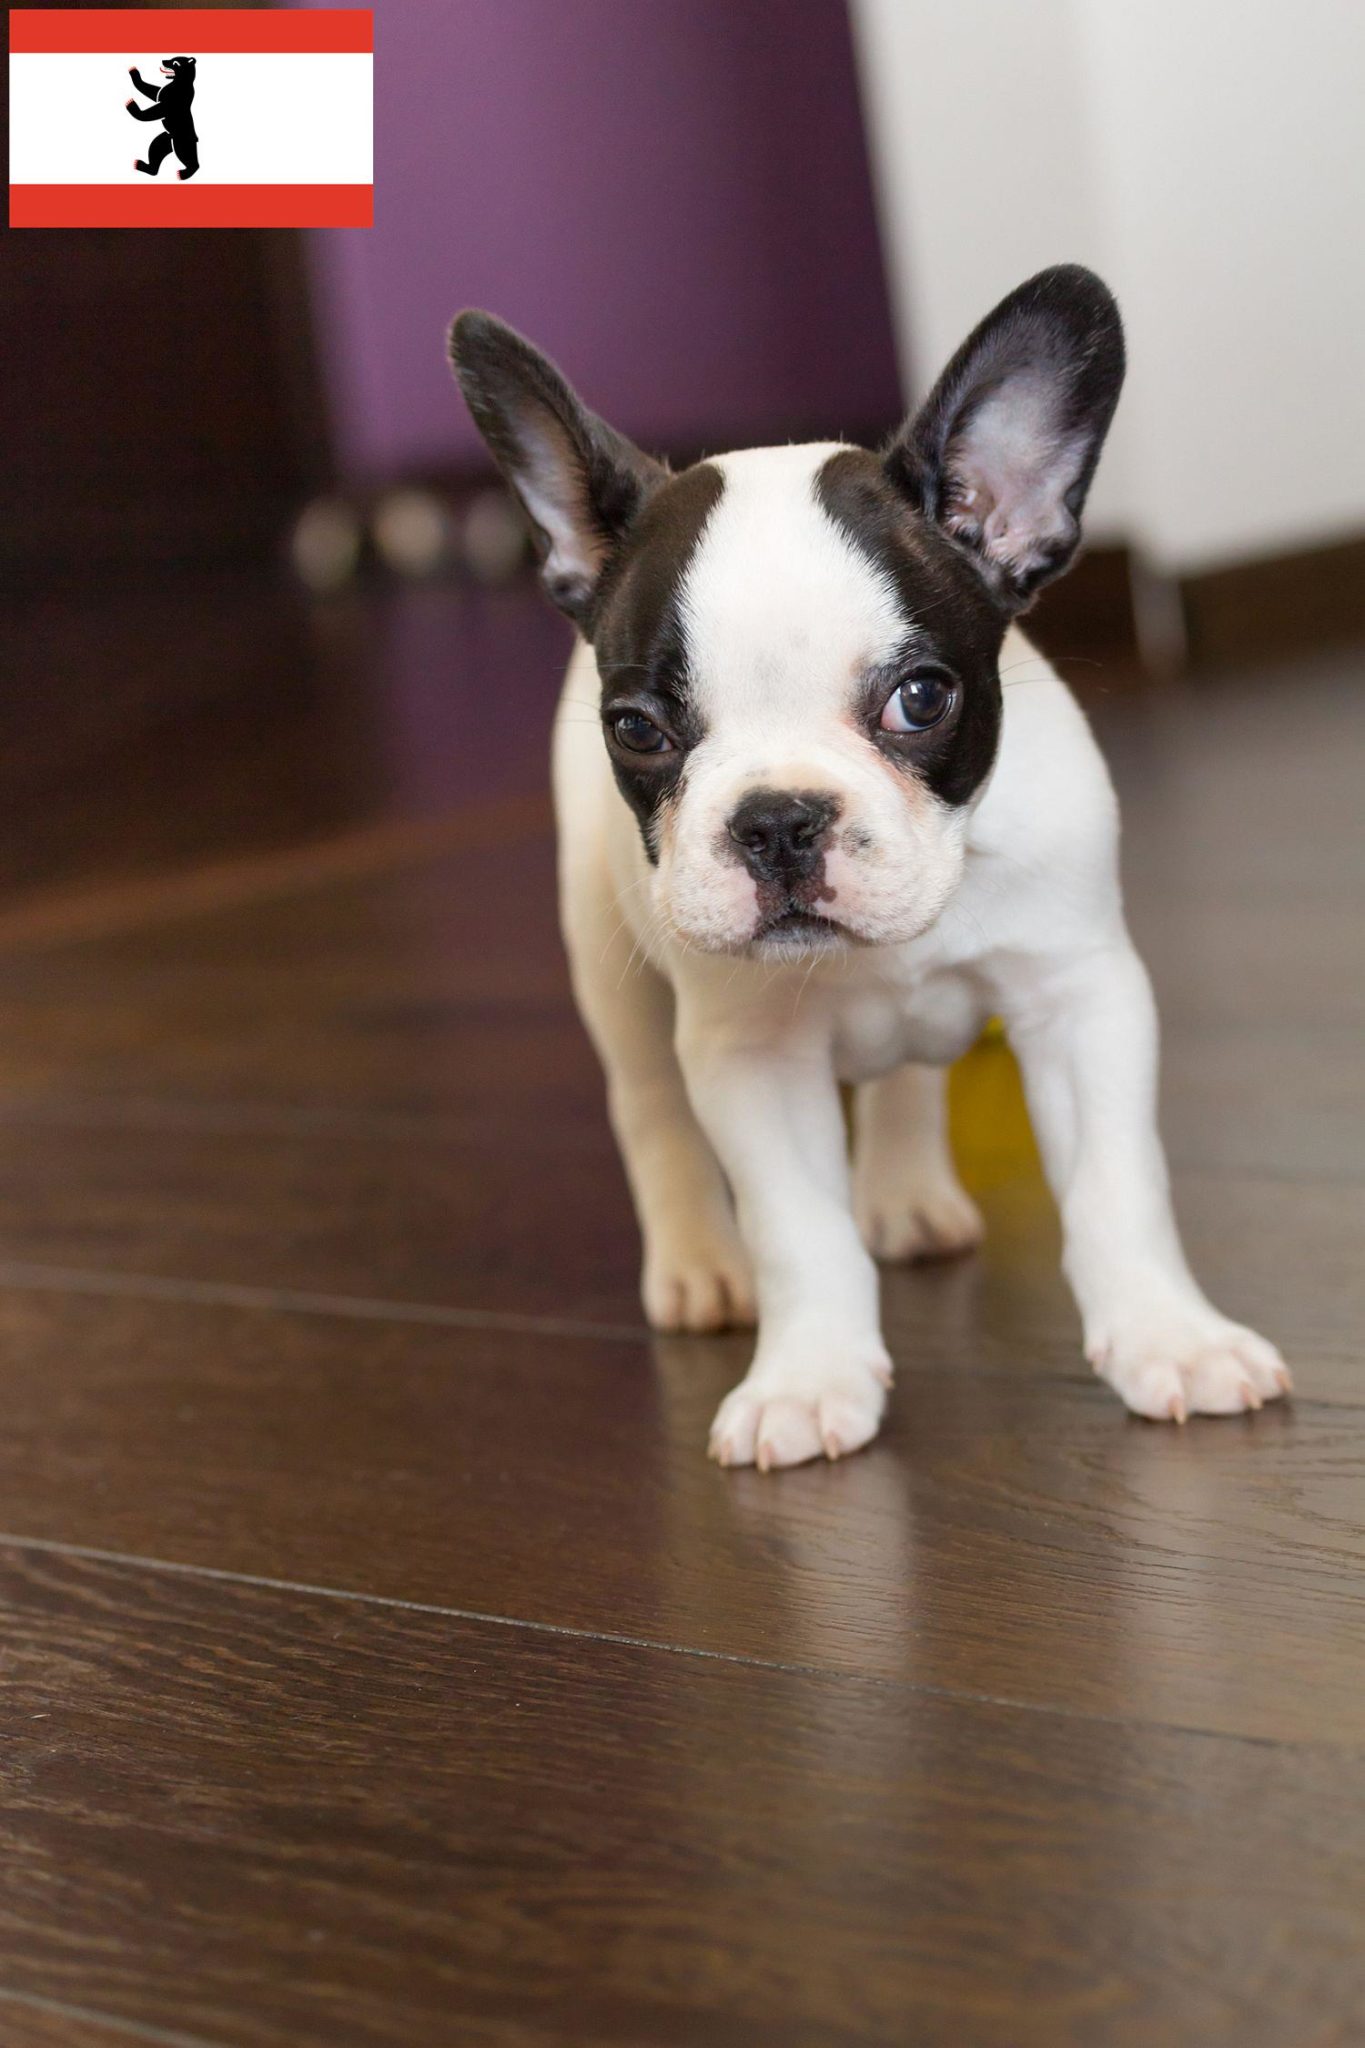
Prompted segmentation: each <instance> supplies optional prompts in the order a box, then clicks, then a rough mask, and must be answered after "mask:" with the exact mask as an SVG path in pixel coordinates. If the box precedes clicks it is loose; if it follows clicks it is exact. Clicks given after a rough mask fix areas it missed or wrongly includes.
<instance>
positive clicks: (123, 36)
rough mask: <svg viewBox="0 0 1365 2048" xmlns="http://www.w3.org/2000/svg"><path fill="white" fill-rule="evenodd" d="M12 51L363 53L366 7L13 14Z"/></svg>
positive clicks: (27, 10) (23, 10) (368, 46)
mask: <svg viewBox="0 0 1365 2048" xmlns="http://www.w3.org/2000/svg"><path fill="white" fill-rule="evenodd" d="M9 46H10V49H11V50H12V51H19V50H23V51H32V50H49V51H57V50H60V51H70V50H94V51H107V52H110V53H112V54H115V55H119V56H134V57H135V56H137V55H138V54H139V53H140V52H144V51H147V50H163V51H170V50H171V49H175V50H183V51H184V52H185V54H186V56H190V57H200V56H203V55H205V54H217V53H219V52H221V51H224V50H246V51H256V52H259V53H260V55H261V56H263V57H272V56H279V55H282V54H286V53H288V52H291V51H308V52H311V51H324V50H326V51H334V52H335V51H340V52H342V53H345V54H350V53H353V52H357V51H358V52H362V53H364V52H368V51H371V50H373V48H374V12H373V10H372V9H371V8H369V7H168V8H165V9H162V8H151V7H52V8H42V7H13V8H11V9H10V17H9Z"/></svg>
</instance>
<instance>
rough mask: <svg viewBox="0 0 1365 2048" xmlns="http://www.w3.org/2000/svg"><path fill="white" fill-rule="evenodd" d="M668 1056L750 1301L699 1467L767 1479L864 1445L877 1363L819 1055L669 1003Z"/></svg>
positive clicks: (873, 1322)
mask: <svg viewBox="0 0 1365 2048" xmlns="http://www.w3.org/2000/svg"><path fill="white" fill-rule="evenodd" d="M678 1054H679V1058H680V1060H681V1063H682V1069H683V1075H684V1078H685V1080H686V1082H687V1088H688V1093H689V1095H690V1097H691V1100H692V1104H693V1107H694V1108H695V1110H696V1112H697V1116H698V1119H699V1120H700V1122H701V1124H702V1126H703V1128H704V1129H705V1131H706V1132H707V1134H708V1136H709V1137H710V1139H711V1143H712V1144H713V1145H714V1147H715V1149H716V1151H717V1153H718V1154H719V1156H720V1160H721V1163H722V1165H723V1166H724V1168H725V1171H726V1174H727V1175H728V1177H729V1181H730V1185H731V1187H732V1188H733V1190H734V1194H735V1201H736V1205H737V1208H738V1212H739V1223H740V1230H741V1232H742V1234H743V1236H744V1240H745V1243H746V1245H747V1246H748V1250H749V1254H750V1257H751V1258H752V1260H753V1263H754V1273H755V1280H756V1283H757V1289H758V1318H759V1326H758V1349H757V1351H756V1353H755V1356H754V1361H753V1364H752V1365H751V1367H750V1368H749V1371H748V1373H747V1375H746V1377H745V1378H744V1379H743V1380H742V1381H741V1382H740V1384H739V1385H738V1386H737V1387H736V1388H735V1389H734V1390H733V1392H732V1393H730V1394H728V1395H727V1396H726V1398H725V1400H724V1401H722V1403H721V1405H720V1409H719V1412H718V1413H717V1415H716V1419H715V1422H714V1424H713V1425H712V1430H711V1455H712V1456H713V1457H714V1458H717V1459H718V1460H719V1461H720V1463H721V1464H722V1465H750V1464H757V1465H758V1466H759V1467H760V1469H762V1470H763V1471H767V1470H769V1469H770V1468H771V1467H773V1466H777V1465H799V1464H801V1463H803V1462H804V1461H805V1460H806V1459H807V1458H818V1457H819V1456H820V1455H821V1454H822V1453H823V1454H824V1455H825V1456H826V1457H830V1458H837V1457H840V1456H842V1455H843V1454H844V1453H845V1452H847V1451H856V1450H858V1449H859V1448H860V1447H861V1446H862V1445H863V1444H865V1443H868V1442H869V1441H870V1440H871V1439H872V1437H874V1436H875V1435H876V1433H877V1428H878V1425H879V1423H880V1421H881V1416H882V1410H883V1408H884V1407H885V1405H886V1389H887V1387H888V1386H889V1385H890V1382H891V1361H890V1359H889V1357H888V1356H887V1351H886V1346H885V1345H884V1344H883V1342H882V1336H881V1326H880V1321H879V1316H878V1303H877V1269H876V1267H875V1266H874V1264H873V1262H872V1260H871V1258H870V1257H869V1256H868V1253H867V1251H866V1249H865V1247H864V1245H863V1243H862V1240H861V1238H860V1236H859V1234H858V1228H857V1225H856V1223H855V1222H854V1220H853V1211H852V1204H851V1196H850V1188H849V1169H848V1147H847V1141H846V1136H845V1130H844V1120H843V1112H842V1108H841V1105H840V1101H839V1091H838V1087H837V1085H836V1082H835V1078H834V1073H833V1068H832V1066H831V1063H830V1059H829V1054H828V1049H827V1047H825V1046H824V1045H823V1044H822V1043H820V1042H818V1041H816V1040H813V1039H812V1040H806V1041H803V1042H791V1041H787V1042H772V1041H768V1040H763V1039H759V1040H758V1041H754V1040H746V1039H745V1038H744V1037H743V1036H738V1037H737V1036H734V1035H732V1034H729V1033H727V1031H726V1029H725V1028H724V1027H723V1026H719V1027H718V1026H717V1023H716V1021H715V1020H714V1019H712V1018H707V1017H705V1016H702V1015H699V1014H697V1013H696V1012H695V1011H694V1010H692V1009H689V1007H688V1006H687V1005H685V1004H681V1003H680V1007H679V1030H678Z"/></svg>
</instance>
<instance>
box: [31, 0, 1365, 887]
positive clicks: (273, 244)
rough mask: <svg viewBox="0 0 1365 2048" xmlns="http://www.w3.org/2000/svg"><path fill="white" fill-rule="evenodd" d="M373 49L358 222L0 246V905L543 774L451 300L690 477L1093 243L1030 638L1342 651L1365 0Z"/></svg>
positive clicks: (1360, 603) (885, 2)
mask: <svg viewBox="0 0 1365 2048" xmlns="http://www.w3.org/2000/svg"><path fill="white" fill-rule="evenodd" d="M376 53H377V54H376V106H375V130H376V135H375V140H376V218H375V226H374V227H373V228H372V229H370V230H338V231H320V232H317V233H313V234H309V235H291V234H287V233H283V232H273V233H272V232H259V233H256V232H244V231H241V232H218V233H209V232H167V233H154V232H118V231H89V232H81V231H62V232H42V231H29V232H19V233H15V232H10V233H8V234H7V236H6V247H5V253H4V266H5V275H4V290H3V294H2V295H0V321H2V322H3V351H4V360H5V363H6V373H7V374H6V399H7V404H6V419H7V434H6V444H7V445H6V454H7V461H6V466H5V467H6V477H5V486H4V489H5V499H4V507H3V551H4V559H5V566H6V569H7V570H8V572H9V574H8V577H7V583H8V586H9V589H10V595H9V597H8V598H7V599H6V600H5V604H6V619H7V622H8V623H7V638H8V640H9V647H10V656H11V659H10V661H9V662H8V663H7V668H8V670H9V682H8V686H7V688H6V691H5V693H4V703H3V709H2V711H0V716H2V717H3V723H4V731H3V740H4V745H3V769H2V770H0V773H2V774H3V789H4V806H3V813H4V815H3V827H2V829H3V834H4V841H3V867H2V873H3V886H4V888H5V889H7V890H10V891H14V890H16V889H32V888H35V887H39V888H49V887H59V886H66V885H68V884H71V883H78V882H81V881H82V880H84V879H85V878H88V877H91V876H101V877H108V876H110V875H113V876H119V875H131V874H138V873H146V872H149V871H161V870H165V869H168V868H176V867H179V866H183V865H185V864H187V863H192V862H196V861H201V860H203V859H206V858H213V857H217V856H218V855H222V854H227V853H231V852H235V851H239V850H242V849H244V848H245V849H259V848H262V847H268V846H272V845H278V844H282V843H287V842H290V841H293V840H297V839H308V838H318V837H324V836H326V835H328V834H330V833H333V832H336V831H337V830H340V829H345V828H349V827H351V826H354V825H356V824H361V823H365V822H367V821H371V820H374V819H376V818H385V817H405V816H421V815H426V814H428V813H431V812H433V811H439V810H441V809H443V808H447V807H449V806H451V805H456V804H461V803H464V802H468V801H478V800H482V799H486V798H489V797H497V796H501V795H505V794H507V793H508V792H511V791H533V790H537V789H540V788H541V787H542V786H543V784H544V779H545V749H544V744H543V742H544V736H545V729H546V726H547V724H548V718H549V713H550V708H551V705H552V701H553V696H554V692H555V687H556V682H557V671H558V668H559V664H560V658H561V656H562V654H563V653H564V651H565V647H566V629H565V628H564V626H563V625H562V622H560V621H559V620H558V619H556V618H555V616H554V615H553V614H552V613H551V612H550V611H549V609H548V607H546V606H544V605H543V604H542V603H541V602H540V601H539V599H538V598H537V597H536V595H535V592H534V588H533V585H532V583H531V581H530V578H529V573H528V564H527V557H526V552H525V547H524V543H523V539H522V536H521V532H520V529H519V527H518V525H517V523H516V520H515V518H514V516H513V514H512V512H511V508H510V506H509V504H508V501H507V500H506V498H505V496H504V495H503V493H502V492H501V490H500V489H499V488H498V487H497V486H496V485H495V484H494V482H493V480H492V478H491V477H490V475H489V473H488V467H487V464H486V460H485V457H484V452H483V449H482V445H481V443H480V442H479V441H478V439H477V437H476V435H475V434H474V432H473V429H472V426H471V424H470V421H469V419H468V417H467V415H466V414H465V412H464V410H463V408H462V406H461V405H460V403H459V402H458V399H457V396H456V393H455V391H454V388H453V385H452V383H451V380H450V377H449V373H448V371H447V368H446V365H445V361H444V349H443V337H444V330H445V327H446V324H447V322H448V320H449V318H450V315H451V314H452V313H453V312H454V311H455V310H457V309H458V308H459V307H461V306H463V305H467V304H480V305H485V306H488V307H491V308H492V309H494V310H495V311H497V312H498V313H500V314H502V315H503V316H504V317H505V318H507V319H509V320H510V321H512V322H513V323H514V324H515V325H517V326H519V327H521V328H523V329H524V330H525V331H527V332H528V333H529V334H530V335H531V336H532V337H533V338H534V339H535V340H536V341H538V342H539V343H540V344H541V345H543V346H544V347H545V348H546V349H547V350H549V351H550V353H551V354H553V355H554V356H555V357H556V358H557V359H558V360H559V361H560V362H561V363H562V365H563V366H564V368H565V369H566V371H567V373H568V374H569V375H570V377H571V378H572V379H573V381H574V382H575V383H576V384H577V385H578V386H579V388H580V389H581V390H582V392H583V393H584V395H585V397H586V398H587V399H588V401H589V402H590V403H591V404H592V405H593V406H594V407H595V408H596V409H597V410H599V411H601V412H603V413H605V414H606V415H607V416H608V417H609V418H610V419H612V420H613V421H614V422H615V423H616V424H617V425H619V426H620V427H622V428H623V429H624V430H625V431H626V432H628V433H629V434H631V435H632V436H634V437H635V438H636V439H637V440H639V441H641V442H642V443H643V444H645V445H646V446H648V447H650V448H653V449H657V450H661V451H666V452H668V453H669V454H671V455H673V456H674V457H675V458H681V459H686V458H689V457H692V456H695V455H697V454H699V453H702V452H704V451H708V450H716V449H720V448H724V447H726V446H733V445H735V444H742V443H746V442H754V441H762V440H767V439H777V440H787V439H802V438H811V437H822V438H823V437H831V436H841V437H847V438H850V439H855V440H873V441H876V440H879V439H880V438H881V437H882V436H883V435H884V434H885V433H886V432H887V431H888V429H889V428H890V427H891V425H892V424H893V423H894V421H895V420H896V418H897V417H898V415H899V413H900V411H901V410H902V408H903V407H904V406H905V405H906V404H910V403H913V402H914V401H915V400H916V398H917V397H919V396H921V395H922V394H923V392H924V390H925V389H926V388H927V386H928V384H929V383H930V382H931V381H932V379H933V376H934V375H935V373H936V371H937V369H938V368H939V367H940V365H941V363H942V361H943V360H944V358H945V357H946V356H947V354H948V353H949V352H950V351H951V349H952V348H953V347H954V346H955V345H956V343H957V342H958V340H960V339H961V338H962V336H963V335H964V334H965V333H966V331H967V330H968V328H969V327H970V326H971V325H972V324H974V322H975V321H976V320H977V319H978V318H979V317H980V315H981V314H982V313H983V312H985V311H986V310H987V309H988V308H989V307H990V306H991V305H992V304H993V303H994V301H995V300H996V299H997V298H999V297H1000V296H1001V295H1002V294H1003V293H1004V292H1005V291H1007V290H1008V289H1010V288H1011V287H1012V286H1013V285H1014V284H1015V283H1017V282H1018V281H1019V280H1020V279H1021V278H1022V277H1024V276H1026V275H1027V274H1029V273H1030V272H1031V271H1033V270H1035V269H1037V268H1040V267H1041V266H1043V265H1045V264H1048V263H1052V262H1056V261H1060V260H1080V261H1084V262H1087V263H1090V264H1092V265H1093V266H1094V267H1095V268H1096V269H1098V270H1100V271H1101V272H1102V274H1103V275H1104V276H1105V277H1106V278H1107V279H1108V280H1109V281H1110V282H1111V283H1112V284H1113V286H1114V287H1115V289H1116V290H1117V292H1118V294H1119V298H1120V300H1121V303H1122V305H1123V310H1124V314H1125V318H1126V321H1127V325H1128V331H1129V337H1130V348H1131V365H1132V367H1131V374H1130V380H1129V384H1128V388H1127V391H1126V394H1125V397H1124V401H1123V405H1122V407H1121V409H1120V415H1119V421H1118V426H1117V430H1116V433H1115V436H1114V438H1113V441H1112V442H1111V445H1110V448H1109V451H1108V452H1107V453H1106V456H1105V459H1104V463H1103V465H1102V469H1101V472H1100V476H1099V479H1098V482H1097V486H1096V489H1095V492H1094V496H1093V499H1092V507H1093V510H1092V516H1091V521H1090V529H1089V539H1090V546H1089V551H1088V554H1087V556H1086V558H1085V559H1084V560H1083V562H1082V564H1081V565H1080V567H1079V568H1078V569H1077V570H1076V571H1075V572H1074V573H1073V575H1072V576H1071V577H1070V578H1069V579H1067V581H1066V582H1065V583H1064V584H1062V585H1061V586H1059V587H1058V589H1057V590H1056V591H1055V592H1053V593H1050V594H1049V595H1048V596H1047V597H1046V598H1045V599H1044V601H1043V603H1042V605H1041V606H1040V608H1039V610H1038V611H1037V613H1035V615H1034V617H1033V622H1032V623H1033V628H1034V630H1035V631H1036V633H1037V636H1038V637H1039V638H1040V639H1041V641H1042V643H1043V644H1044V646H1045V647H1046V648H1047V649H1048V650H1049V651H1050V652H1052V653H1054V654H1055V655H1056V656H1057V658H1058V659H1059V660H1061V661H1062V662H1063V663H1068V662H1069V663H1071V664H1072V666H1071V667H1070V668H1069V669H1068V670H1067V673H1068V675H1069V677H1070V679H1071V680H1073V682H1075V683H1076V684H1077V685H1078V687H1080V688H1081V690H1082V692H1083V693H1084V692H1086V691H1087V690H1088V691H1090V692H1091V693H1092V694H1093V692H1094V691H1096V690H1099V691H1102V692H1113V691H1116V690H1125V691H1126V690H1134V689H1140V688H1143V687H1144V686H1145V687H1159V688H1162V689H1165V690H1170V689H1172V688H1180V687H1193V686H1194V685H1193V684H1192V683H1190V681H1189V680H1188V679H1190V678H1198V677H1200V676H1202V675H1213V674H1216V673H1222V672H1225V671H1227V670H1228V668H1229V665H1235V664H1237V663H1246V662H1248V661H1260V660H1262V659H1263V658H1268V657H1271V656H1273V655H1274V654H1276V653H1277V652H1282V651H1284V650H1285V649H1290V648H1292V649H1294V650H1297V651H1300V652H1302V651H1304V650H1311V649H1312V648H1314V647H1316V646H1318V645H1327V644H1329V643H1341V642H1343V641H1345V640H1347V639H1349V638H1350V637H1351V636H1353V635H1358V634H1360V633H1361V632H1362V631H1365V599H1363V597H1362V592H1363V591H1365V575H1362V568H1363V567H1365V542H1362V535H1365V394H1363V393H1362V384H1361V379H1360V376H1359V361H1358V359H1359V342H1358V337H1359V335H1360V333H1361V331H1362V328H1363V327H1365V268H1363V267H1362V265H1361V263H1360V261H1359V258H1358V239H1359V228H1360V222H1361V218H1362V199H1363V198H1365V139H1362V130H1361V125H1360V121H1359V116H1358V102H1359V90H1360V84H1361V80H1362V77H1365V13H1362V10H1361V9H1360V8H1359V7H1358V6H1356V5H1355V4H1354V0H1305V4H1302V5H1300V6H1299V7H1298V8H1296V9H1294V10H1289V9H1285V8H1283V7H1277V6H1274V5H1272V4H1271V0H1237V4H1233V0H1179V4H1178V0H1149V4H1148V5H1146V6H1144V7H1143V8H1141V9H1125V8H1116V7H1113V6H1111V5H1108V4H1106V0H971V4H968V5H958V6H948V5H944V4H942V0H852V4H851V6H850V5H846V4H845V0H740V4H736V0H651V4H649V5H647V6H641V5H639V4H638V0H571V4H568V5H566V4H564V0H379V6H378V8H377V10H376ZM1180 679H1185V680H1184V681H1182V680H1180Z"/></svg>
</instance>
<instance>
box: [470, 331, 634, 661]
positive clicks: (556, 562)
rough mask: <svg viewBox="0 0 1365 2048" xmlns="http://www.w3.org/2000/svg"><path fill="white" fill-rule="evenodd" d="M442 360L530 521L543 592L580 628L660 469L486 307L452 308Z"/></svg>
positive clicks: (542, 357)
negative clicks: (449, 364)
mask: <svg viewBox="0 0 1365 2048" xmlns="http://www.w3.org/2000/svg"><path fill="white" fill-rule="evenodd" d="M450 360H451V362H452V364H453V365H454V369H455V375H456V377H457V379H458V380H459V385H460V389H461V391H462V392H463V393H464V396H465V402H466V404H467V405H468V407H469V410H470V412H471V413H472V414H473V415H474V423H475V425H476V426H477V427H478V429H479V432H480V433H481V434H482V435H483V438H484V440H485V441H486V442H487V443H488V446H489V449H490V450H491V452H492V455H493V459H494V460H495V462H496V463H497V465H498V467H499V469H500V470H501V471H502V473H503V475H504V476H505V477H506V478H507V481H508V482H509V483H510V484H511V486H512V488H513V490H514V491H515V492H516V494H517V497H518V498H519V499H520V501H521V505H522V508H523V510H524V511H525V513H526V516H527V518H528V519H529V520H530V522H531V526H532V529H533V531H534V534H535V537H536V542H537V546H538V550H539V553H540V558H541V569H540V573H541V579H542V581H543V582H544V585H545V588H546V590H547V591H548V592H549V594H550V596H551V597H552V598H553V599H554V601H555V603H556V604H557V605H558V606H559V607H560V609H561V610H562V611H565V612H567V613H568V615H569V617H570V618H571V619H573V620H574V622H575V623H576V624H577V625H578V626H579V627H584V628H585V627H586V624H587V621H588V619H589V617H590V614H591V611H592V602H593V596H594V593H595V591H596V589H597V583H598V579H599V577H600V576H601V574H602V571H603V569H604V568H605V567H606V565H607V562H608V561H609V560H610V558H611V555H612V553H613V551H614V549H615V548H616V547H617V546H618V545H619V544H620V542H621V541H622V540H623V539H624V537H625V535H626V534H627V533H628V532H629V530H630V528H631V526H632V525H633V524H634V522H635V520H636V519H637V518H638V516H639V514H640V511H641V508H642V507H643V505H644V503H645V501H646V499H648V498H649V497H650V496H651V495H652V494H653V492H654V491H656V490H657V489H658V487H659V485H660V484H661V483H663V481H664V479H665V478H666V477H667V475H668V471H667V469H665V467H664V466H663V464H662V463H658V462H655V461H654V460H653V459H652V458H651V457H650V456H648V455H645V454H643V453H642V452H641V450H640V449H638V448H637V447H636V446H635V445H634V443H633V442H631V441H628V440H626V438H625V436H624V435H623V434H618V433H617V432H616V430H615V428H613V427H609V426H608V425H607V423H606V421H605V420H600V419H598V417H597V415H596V413H591V412H589V411H588V409H587V407H586V406H585V405H583V404H582V403H581V402H580V401H579V399H578V398H577V396H576V395H575V393H574V392H573V391H572V390H571V389H570V387H569V386H568V384H567V383H566V382H565V380H564V379H563V377H561V375H560V374H559V371H558V370H557V369H556V368H555V366H554V364H553V363H552V362H551V361H550V360H549V358H548V357H547V356H543V355H542V354H541V353H540V351H539V349H535V348H532V346H531V344H530V342H529V341H527V340H525V339H524V337H523V336H522V335H520V334H518V333H517V332H516V331H515V329H513V328H511V327H508V326H506V325H505V324H504V322H503V321H501V320H495V319H494V318H493V315H492V314H491V313H476V312H470V313H461V314H460V316H459V318H458V319H457V320H456V321H455V323H454V324H453V326H452V327H451V330H450Z"/></svg>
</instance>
